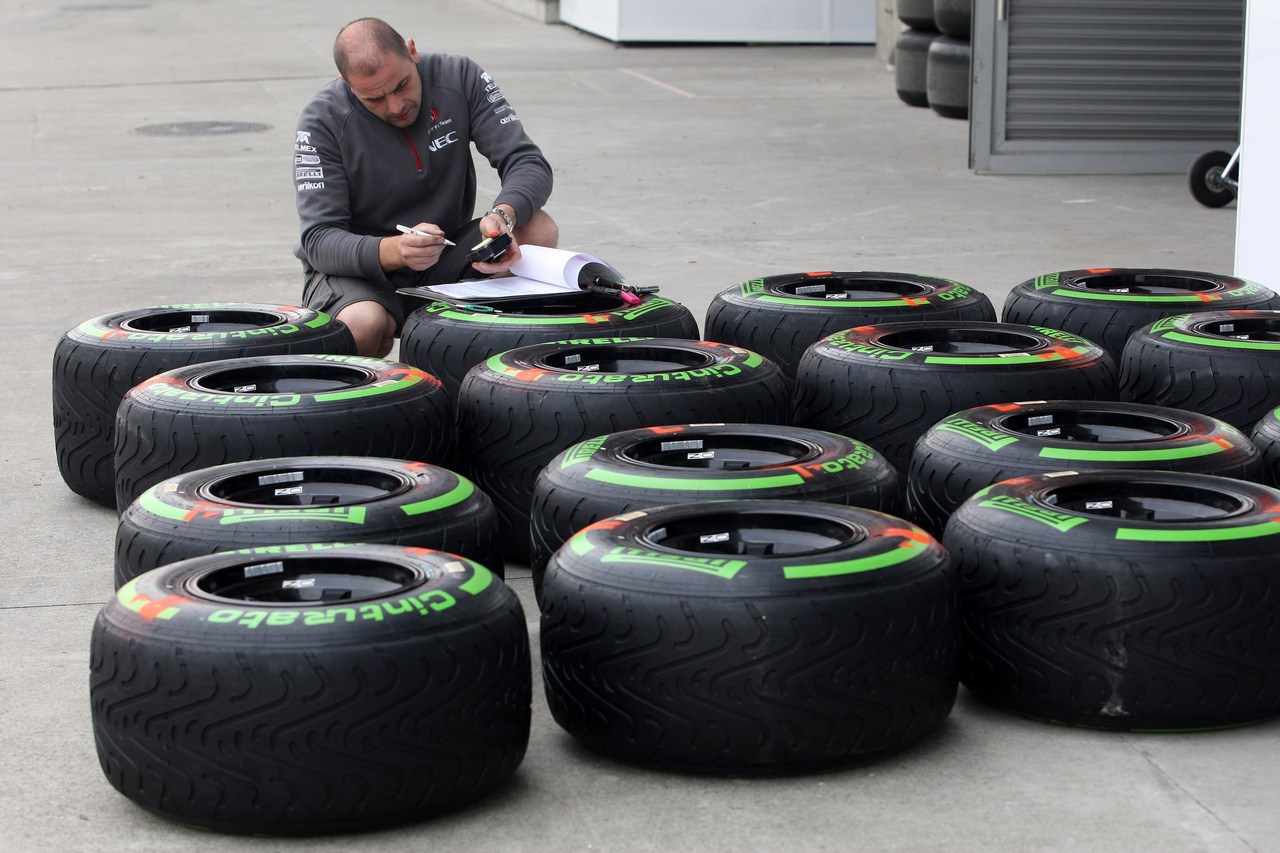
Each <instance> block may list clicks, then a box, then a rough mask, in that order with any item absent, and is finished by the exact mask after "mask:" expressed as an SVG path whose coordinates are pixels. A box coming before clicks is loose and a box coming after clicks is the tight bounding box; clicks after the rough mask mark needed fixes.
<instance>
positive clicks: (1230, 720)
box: [943, 470, 1280, 730]
mask: <svg viewBox="0 0 1280 853" xmlns="http://www.w3.org/2000/svg"><path fill="white" fill-rule="evenodd" d="M943 544H944V545H945V546H946V547H947V549H948V550H949V551H950V552H951V555H952V558H953V560H954V562H955V569H956V573H957V581H958V584H959V589H960V596H961V602H962V604H961V611H962V613H963V624H964V631H963V637H962V642H961V654H960V673H961V680H962V681H963V683H964V684H965V685H966V686H967V687H968V688H969V689H970V690H971V691H973V692H974V693H976V694H977V695H978V696H980V697H982V698H983V699H985V700H987V701H989V702H991V703H992V704H994V705H997V706H999V707H1002V708H1005V709H1007V710H1010V711H1013V712H1016V713H1019V714H1024V715H1027V716H1031V717H1035V718H1039V719H1045V720H1052V721H1055V722H1062V723H1070V724H1075V725H1084V726H1092V727H1099V728H1106V729H1124V730H1143V729H1160V730H1177V729H1202V728H1213V727H1218V726H1231V725H1239V724H1244V723H1249V722H1253V721H1256V720H1261V719H1264V718H1266V717H1271V716H1275V715H1276V714H1280V639H1278V638H1277V631H1276V614H1277V613H1278V612H1280V561H1277V560H1276V553H1277V550H1278V549H1280V491H1277V490H1275V489H1272V488H1269V487H1267V486H1262V485H1258V484H1256V483H1246V482H1244V481H1241V480H1232V479H1229V478H1226V477H1215V476H1211V475H1207V474H1189V473H1184V472H1173V471H1132V470H1128V471H1125V470H1121V471H1092V472H1081V473H1060V472H1059V473H1051V474H1038V475H1035V476H1031V477H1020V478H1016V479H1012V480H1005V481H1003V482H1000V483H997V484H995V485H993V486H990V487H988V488H987V489H985V490H983V491H981V492H978V493H977V494H976V495H974V496H973V497H971V498H970V499H969V500H967V501H966V502H965V503H964V504H963V505H961V507H960V508H959V509H958V510H957V511H956V513H955V514H954V515H953V516H952V517H951V521H950V522H949V523H948V524H947V530H946V534H945V535H944V536H943Z"/></svg>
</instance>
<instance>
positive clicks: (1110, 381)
mask: <svg viewBox="0 0 1280 853" xmlns="http://www.w3.org/2000/svg"><path fill="white" fill-rule="evenodd" d="M1115 395H1116V371H1115V365H1114V363H1113V362H1112V360H1111V357H1110V356H1108V355H1107V354H1106V353H1105V352H1103V351H1102V348H1101V347H1099V346H1098V345H1097V344H1095V343H1093V342H1091V341H1087V340H1085V339H1084V338H1081V337H1079V336H1078V335H1073V334H1070V333H1069V332H1061V331H1058V330H1056V329H1048V328H1042V327H1032V326H1022V325H1016V324H1012V323H984V322H976V321H975V322H963V323H958V322H943V321H930V320H920V321H916V322H910V323H907V322H904V323H886V324H884V325H880V326H860V327H858V328H855V329H848V330H846V331H843V332H837V333H836V334H834V335H830V336H828V337H826V338H823V339H822V340H820V341H818V342H817V343H815V344H814V345H813V346H811V347H809V349H808V350H807V351H806V352H805V354H804V357H803V358H802V359H801V360H800V367H799V369H798V370H797V372H796V393H795V412H794V414H793V420H794V423H795V424H796V425H797V426H805V427H810V428H811V429H821V430H827V431H828V432H837V433H840V434H841V435H847V436H849V437H850V438H856V439H858V440H859V441H865V442H866V443H867V444H869V445H871V446H872V447H874V448H875V449H876V450H879V451H880V452H881V453H883V454H884V455H885V456H886V457H887V458H888V459H889V461H890V462H892V463H893V464H894V465H895V466H896V467H897V468H898V469H899V470H901V471H906V470H907V469H908V467H909V465H910V461H911V451H912V449H913V448H914V446H915V443H916V440H917V439H918V438H919V437H920V436H921V435H923V434H924V433H925V431H926V430H928V429H929V427H931V426H933V425H934V424H935V423H937V422H938V421H940V420H942V419H943V418H944V417H946V416H947V415H950V414H952V413H954V412H958V411H960V410H961V409H968V408H971V407H973V406H980V405H986V404H990V403H1007V402H1010V401H1013V400H1032V399H1038V398H1041V397H1046V396H1047V397H1052V398H1054V399H1061V400H1112V399H1115Z"/></svg>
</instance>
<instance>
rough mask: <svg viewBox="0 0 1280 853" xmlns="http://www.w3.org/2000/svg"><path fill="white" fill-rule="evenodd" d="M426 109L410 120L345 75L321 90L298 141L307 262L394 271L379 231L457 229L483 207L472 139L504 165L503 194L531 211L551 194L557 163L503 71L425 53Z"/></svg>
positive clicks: (500, 168)
mask: <svg viewBox="0 0 1280 853" xmlns="http://www.w3.org/2000/svg"><path fill="white" fill-rule="evenodd" d="M418 73H419V74H421V75H422V105H421V109H420V111H419V113H418V119H417V121H415V122H414V123H413V124H412V125H410V126H409V127H407V128H398V127H395V126H393V125H390V124H388V123H387V122H384V121H382V120H381V119H379V118H378V117H376V116H375V115H373V114H372V113H370V112H369V111H368V110H367V109H365V107H364V106H363V105H362V104H361V103H360V101H359V99H357V98H356V97H355V95H353V94H352V93H351V90H350V89H349V88H348V87H347V84H346V83H345V82H344V81H343V80H342V79H341V78H339V79H337V80H334V81H333V82H332V83H329V84H328V85H326V86H325V87H324V88H323V89H321V90H320V91H319V92H317V93H316V94H315V95H314V96H312V98H311V100H310V101H308V102H307V105H306V106H305V107H303V109H302V113H301V114H300V115H299V117H298V132H297V137H296V139H295V142H294V156H293V162H294V185H295V186H296V187H297V205H298V218H299V220H300V221H301V227H302V235H301V243H300V244H299V245H298V246H297V247H296V248H295V249H294V254H295V255H297V256H298V258H300V259H301V260H302V263H303V266H304V268H305V269H306V271H307V272H311V271H312V270H320V271H322V272H325V273H329V274H331V275H345V276H356V277H359V278H366V279H370V280H373V281H381V282H389V279H388V278H387V276H386V274H385V273H384V272H383V271H382V267H381V265H380V264H379V262H378V242H379V240H380V239H381V238H382V237H387V236H391V235H394V234H395V233H396V230H395V226H396V224H397V223H403V224H405V225H414V224H417V223H419V222H433V223H435V224H436V225H439V226H440V227H441V228H442V229H443V230H444V232H445V233H446V234H452V233H453V232H454V231H456V230H457V229H458V228H459V227H460V226H461V225H463V224H464V223H466V222H468V221H470V220H471V219H472V218H473V216H474V210H475V202H476V171H475V166H474V164H473V162H472V159H471V145H472V144H474V145H475V146H476V150H477V151H479V152H480V154H481V155H483V156H484V157H485V158H487V159H488V161H489V163H490V164H491V165H492V166H493V167H494V169H496V170H497V172H498V175H499V177H500V178H501V181H502V189H501V190H500V191H499V192H498V195H497V197H496V198H495V199H494V200H493V203H494V204H499V203H506V204H509V205H511V206H512V207H514V208H515V210H516V218H517V221H518V222H527V221H528V220H529V217H531V216H532V215H533V214H534V212H535V211H537V210H540V209H541V208H542V205H543V204H545V203H546V200H547V197H548V196H550V195H551V166H550V165H549V164H548V163H547V161H546V158H545V157H543V156H542V151H541V150H540V149H539V148H538V146H537V145H535V144H534V143H533V140H531V139H530V138H529V137H528V135H527V134H526V133H525V132H524V128H523V127H522V126H521V124H520V117H519V116H518V115H517V114H516V112H515V110H514V109H513V108H512V107H511V105H510V104H509V103H508V102H507V99H506V98H505V97H504V96H503V94H502V90H501V89H499V88H498V84H497V83H495V82H494V81H493V78H492V77H490V76H489V75H488V74H486V73H485V72H484V70H483V69H481V68H480V66H479V65H477V64H476V63H475V62H474V61H473V60H471V59H468V58H467V57H465V56H455V55H449V54H425V55H423V56H422V57H420V58H419V60H418Z"/></svg>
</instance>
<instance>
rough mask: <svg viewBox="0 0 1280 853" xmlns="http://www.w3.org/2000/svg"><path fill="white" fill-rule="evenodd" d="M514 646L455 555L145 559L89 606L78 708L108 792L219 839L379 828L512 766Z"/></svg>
mask: <svg viewBox="0 0 1280 853" xmlns="http://www.w3.org/2000/svg"><path fill="white" fill-rule="evenodd" d="M531 674H532V667H531V661H530V656H529V635H528V627H527V624H526V622H525V617H524V613H523V611H522V610H521V607H520V602H519V600H518V599H517V598H516V595H515V593H514V592H512V591H511V589H509V588H508V587H507V586H506V585H505V584H504V583H503V582H502V581H500V580H498V579H497V578H496V577H494V575H493V574H492V573H491V572H490V571H489V570H488V569H486V568H485V567H484V566H482V565H480V564H478V563H474V562H471V561H469V560H464V559H462V558H460V557H457V556H455V555H453V554H446V553H444V552H440V551H429V550H424V549H421V548H411V549H404V548H397V547H394V546H391V545H343V544H340V543H299V544H294V545H282V546H272V547H265V548H254V549H246V550H242V551H229V552H226V553H222V554H213V555H209V556H205V557H196V558H194V559H190V560H182V561H179V562H177V563H171V564H169V565H167V566H162V567H160V568H158V569H155V570H154V571H150V572H147V573H145V574H142V575H139V576H138V577H137V578H134V579H133V580H131V581H129V583H127V584H125V585H124V586H123V587H122V588H121V589H120V590H119V591H118V592H117V594H116V596H115V597H114V598H113V599H111V600H110V601H109V602H108V603H107V604H106V605H105V606H104V607H103V608H102V610H101V612H100V613H99V614H98V617H97V620H96V621H95V623H94V626H93V634H92V638H91V641H90V675H89V704H90V714H91V720H92V724H93V734H94V740H95V742H96V745H97V752H98V760H99V763H100V764H101V767H102V771H103V773H104V774H105V775H106V777H107V779H108V781H110V783H111V784H112V785H113V786H114V787H115V788H116V789H117V790H118V791H119V792H120V793H121V794H123V795H124V796H126V797H128V798H129V799H130V800H132V801H133V802H135V803H136V804H138V805H139V806H141V807H143V808H145V809H147V810H149V811H151V812H154V813H156V814H159V815H162V816H164V817H168V818H172V819H174V820H177V821H180V822H182V823H185V824H194V825H196V826H201V827H207V828H209V829H214V830H218V831H220V832H232V833H246V834H247V833H253V834H286V835H293V834H298V835H302V834H306V835H315V834H319V833H338V832H352V831H356V830H364V829H381V828H384V827H386V826H388V825H391V824H395V823H403V822H406V821H411V820H420V819H424V818H429V817H436V816H438V815H440V814H441V813H443V812H445V811H447V810H449V809H453V808H456V807H459V806H462V805H464V804H467V803H469V802H471V801H473V800H476V799H477V798H479V797H481V796H483V795H484V794H486V793H487V792H489V791H491V790H493V789H494V788H496V787H497V786H498V785H500V784H501V783H502V782H503V781H505V780H506V779H508V778H510V777H511V776H512V774H514V773H515V771H516V769H517V767H518V766H519V765H520V762H521V761H522V760H523V759H524V754H525V749H526V747H527V745H528V740H529V723H530V707H531V702H530V700H531V697H532V690H531V687H532V685H531Z"/></svg>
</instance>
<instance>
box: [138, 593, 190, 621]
mask: <svg viewBox="0 0 1280 853" xmlns="http://www.w3.org/2000/svg"><path fill="white" fill-rule="evenodd" d="M138 598H145V596H142V595H139V596H138V597H137V598H135V599H134V601H135V602H136V601H137V600H138ZM187 601H190V599H189V598H183V597H182V596H180V595H166V596H165V597H164V598H157V599H156V600H155V601H148V602H147V603H146V604H143V605H142V606H141V607H139V608H138V615H139V616H141V617H142V618H143V619H146V620H147V621H148V622H150V621H153V620H154V619H155V618H156V617H157V616H159V615H160V614H162V613H164V612H165V611H166V610H168V609H169V608H170V607H177V606H178V605H179V604H184V603H186V602H187Z"/></svg>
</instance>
